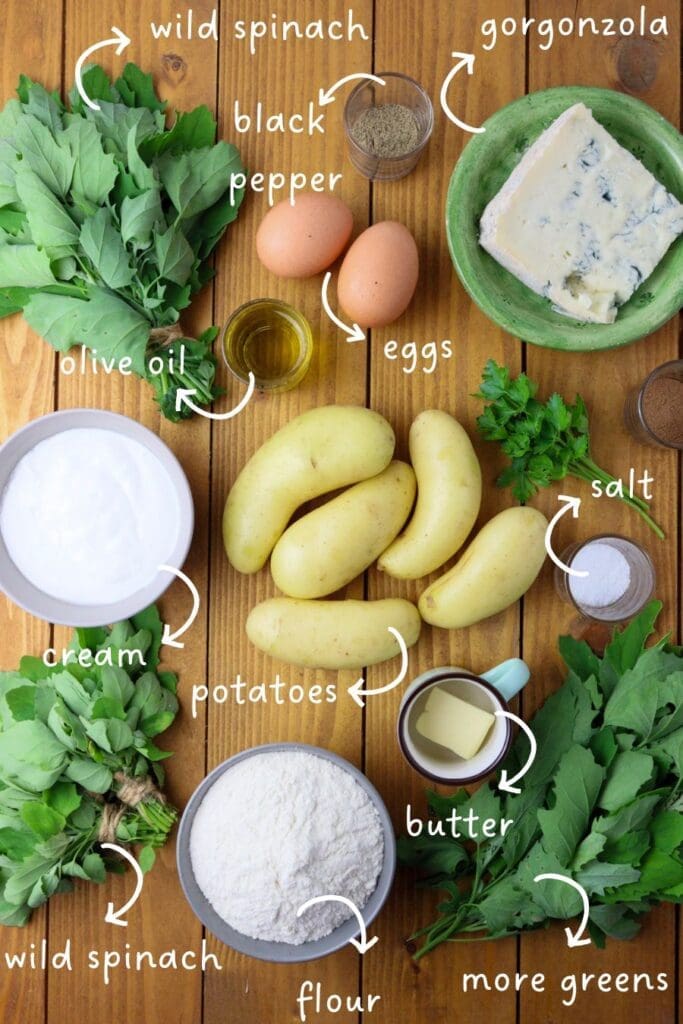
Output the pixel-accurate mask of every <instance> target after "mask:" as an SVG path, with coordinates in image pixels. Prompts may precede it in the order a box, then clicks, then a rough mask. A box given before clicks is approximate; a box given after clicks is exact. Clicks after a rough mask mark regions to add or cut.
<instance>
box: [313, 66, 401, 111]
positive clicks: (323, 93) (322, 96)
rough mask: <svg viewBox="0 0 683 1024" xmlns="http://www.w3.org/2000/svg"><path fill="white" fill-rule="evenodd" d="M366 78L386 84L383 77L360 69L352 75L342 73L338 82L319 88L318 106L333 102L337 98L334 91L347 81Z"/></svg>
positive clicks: (378, 83)
mask: <svg viewBox="0 0 683 1024" xmlns="http://www.w3.org/2000/svg"><path fill="white" fill-rule="evenodd" d="M358 78H361V79H363V78H364V79H366V80H367V81H368V82H377V85H386V82H385V81H384V79H383V78H378V77H377V75H368V74H365V73H364V72H362V71H358V72H356V73H355V74H353V75H344V77H343V78H340V79H339V81H338V82H335V83H334V85H331V86H330V88H329V89H321V90H320V92H319V93H318V106H320V107H326V106H327V104H328V103H334V101H335V99H336V98H337V97H336V96H335V95H334V93H335V92H336V91H337V89H341V87H342V85H346V83H347V82H354V81H356V79H358Z"/></svg>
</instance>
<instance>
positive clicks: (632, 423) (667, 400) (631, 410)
mask: <svg viewBox="0 0 683 1024" xmlns="http://www.w3.org/2000/svg"><path fill="white" fill-rule="evenodd" d="M624 420H625V422H626V426H627V428H628V429H629V431H630V432H631V433H632V434H633V436H634V437H635V438H636V439H637V440H638V441H643V442H644V443H645V444H652V445H659V446H660V447H663V448H677V449H679V450H683V359H672V360H671V362H669V363H662V365H661V366H658V367H657V368H656V369H654V370H653V371H652V373H651V374H650V375H649V377H647V378H646V380H645V382H644V383H643V385H642V386H641V387H640V388H637V389H636V390H635V391H632V392H631V394H630V395H629V396H628V398H627V399H626V405H625V407H624Z"/></svg>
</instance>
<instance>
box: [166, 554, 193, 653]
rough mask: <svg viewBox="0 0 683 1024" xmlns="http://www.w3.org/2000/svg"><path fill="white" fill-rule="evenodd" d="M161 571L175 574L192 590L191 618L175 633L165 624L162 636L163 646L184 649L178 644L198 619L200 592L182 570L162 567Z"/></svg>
mask: <svg viewBox="0 0 683 1024" xmlns="http://www.w3.org/2000/svg"><path fill="white" fill-rule="evenodd" d="M159 569H160V570H162V571H163V572H170V573H173V575H174V576H177V577H178V579H179V580H182V581H183V583H185V584H187V586H188V587H189V588H190V593H191V594H192V611H191V612H190V616H189V618H188V619H187V620H186V621H185V622H184V623H183V624H182V626H181V627H180V629H176V631H175V633H172V632H171V627H170V626H169V624H168V623H167V622H165V623H164V632H163V633H162V636H161V642H162V644H165V645H166V647H184V646H185V644H181V643H179V642H178V637H179V636H182V635H183V633H186V632H187V631H188V629H189V628H190V626H191V625H192V623H193V622H194V620H195V619H196V618H197V615H198V613H199V591H198V590H197V588H196V587H195V585H194V583H193V582H192V580H191V579H190V577H189V576H186V575H185V573H184V572H182V571H181V570H180V569H176V567H175V566H174V565H160V566H159Z"/></svg>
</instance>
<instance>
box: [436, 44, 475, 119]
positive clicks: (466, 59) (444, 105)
mask: <svg viewBox="0 0 683 1024" xmlns="http://www.w3.org/2000/svg"><path fill="white" fill-rule="evenodd" d="M451 57H458V58H460V59H459V60H458V62H457V64H454V65H453V67H452V68H451V70H450V71H449V72H448V74H447V75H446V77H445V78H444V80H443V85H442V86H441V109H442V110H443V112H444V114H445V115H446V117H447V118H448V119H449V120H450V121H452V122H453V124H457V126H458V128H462V129H463V131H466V132H471V133H472V134H479V133H480V132H485V131H486V129H485V128H475V127H473V126H472V125H471V124H466V123H465V122H464V121H461V120H460V118H459V117H457V116H456V115H455V114H454V113H453V111H452V110H451V108H450V107H449V105H448V89H449V87H450V84H451V82H452V81H453V79H454V78H455V76H456V75H457V73H458V71H460V68H467V74H468V75H472V74H474V54H473V53H458V51H457V50H455V51H454V52H453V53H452V54H451Z"/></svg>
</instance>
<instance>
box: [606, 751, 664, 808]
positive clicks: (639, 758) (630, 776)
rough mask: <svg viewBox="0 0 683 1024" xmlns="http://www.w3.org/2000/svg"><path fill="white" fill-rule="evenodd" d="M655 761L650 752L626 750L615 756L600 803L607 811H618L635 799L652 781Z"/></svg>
mask: <svg viewBox="0 0 683 1024" xmlns="http://www.w3.org/2000/svg"><path fill="white" fill-rule="evenodd" d="M653 771H654V761H653V760H652V758H651V757H650V756H649V755H648V754H642V753H638V751H635V750H625V751H623V752H622V753H620V754H617V756H616V757H615V759H614V761H613V763H612V765H611V767H610V770H609V775H608V777H607V781H606V782H605V785H604V787H603V790H602V792H601V794H600V800H599V805H600V807H602V808H603V809H604V810H606V811H617V810H618V809H619V808H620V807H623V806H624V805H625V804H628V803H630V802H631V800H633V799H634V798H635V797H636V796H637V795H638V793H639V792H640V790H641V789H642V788H643V786H645V785H647V783H648V782H650V780H651V778H652V775H653Z"/></svg>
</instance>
